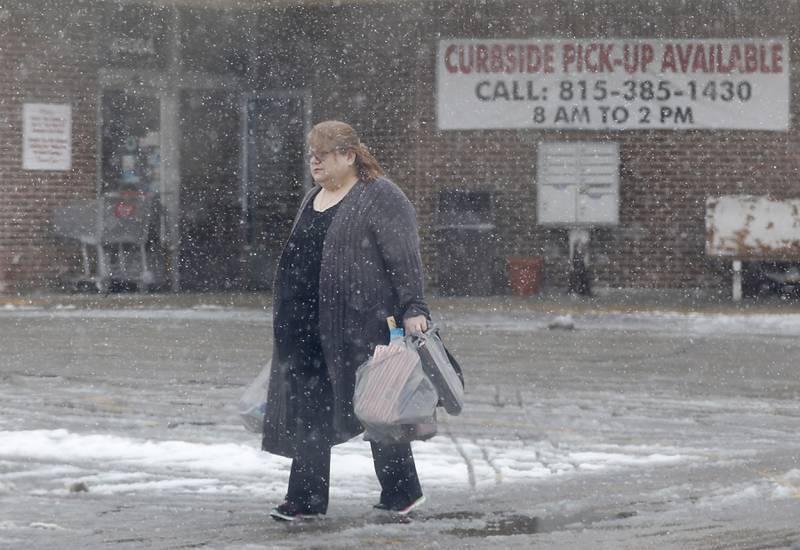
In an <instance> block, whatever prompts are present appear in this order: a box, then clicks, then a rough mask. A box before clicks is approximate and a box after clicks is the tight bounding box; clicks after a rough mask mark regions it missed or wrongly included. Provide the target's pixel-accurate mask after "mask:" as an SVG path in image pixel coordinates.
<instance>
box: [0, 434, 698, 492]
mask: <svg viewBox="0 0 800 550" xmlns="http://www.w3.org/2000/svg"><path fill="white" fill-rule="evenodd" d="M480 443H481V445H480V447H478V446H477V445H476V444H466V443H463V444H460V445H459V446H460V447H461V448H460V449H457V448H456V447H455V444H454V442H453V441H452V440H451V439H448V438H444V437H437V438H434V439H433V440H431V441H429V442H425V443H420V444H415V455H416V458H417V462H418V465H419V470H420V476H421V479H422V482H423V484H424V485H425V486H426V487H430V488H438V489H464V488H468V487H469V486H470V485H473V486H475V487H481V486H494V485H496V484H498V483H516V482H524V481H531V480H536V479H541V478H543V477H547V476H553V475H564V474H571V473H577V472H593V471H600V470H613V469H622V468H647V467H652V466H656V465H665V464H675V463H679V462H686V461H693V460H694V461H697V460H701V457H699V456H696V455H690V454H681V453H679V452H676V450H675V449H674V448H669V449H667V448H659V447H643V446H637V447H627V448H626V447H623V446H608V445H604V446H602V448H600V447H599V446H598V447H597V448H594V447H591V446H587V447H585V448H582V449H574V448H558V449H557V448H555V447H553V446H552V445H550V444H549V443H547V442H541V443H540V444H537V445H535V446H530V445H528V446H526V447H522V446H521V444H520V443H519V442H511V441H497V440H492V441H481V442H480ZM462 455H466V456H468V457H470V461H469V463H470V467H469V468H468V467H467V462H465V460H464V458H463V456H462ZM289 466H290V461H289V460H288V459H285V458H282V457H278V456H275V455H271V454H267V453H263V452H261V451H260V450H259V449H258V447H257V445H255V444H254V445H247V444H236V443H215V444H207V443H194V442H189V441H178V440H172V441H170V440H167V441H155V440H141V439H134V438H129V437H123V436H120V435H111V434H80V433H74V432H70V431H67V430H64V429H57V430H20V431H0V494H1V493H7V494H8V493H13V492H15V491H16V490H17V489H16V487H17V486H18V485H19V486H21V485H23V483H24V484H26V485H28V484H30V482H31V481H35V483H33V485H32V486H31V488H30V490H31V491H32V492H33V494H43V493H48V492H56V493H62V494H63V493H66V492H68V488H69V486H70V485H72V484H74V483H77V482H83V483H85V484H86V486H87V487H88V488H89V490H90V491H91V492H93V493H97V494H114V493H125V492H140V491H178V492H186V491H189V492H193V491H196V492H241V491H250V492H252V493H255V494H278V493H281V492H282V491H283V490H284V488H285V485H286V480H287V479H288V472H289ZM332 477H333V479H334V480H335V481H336V483H334V488H333V493H334V494H338V495H339V496H347V495H349V494H353V495H361V494H364V493H365V492H369V491H371V490H374V488H375V481H374V474H373V472H372V460H371V457H370V452H369V446H368V445H367V444H366V443H364V442H363V441H360V440H359V439H356V440H353V441H351V442H348V443H346V444H344V445H340V446H337V447H336V448H335V449H334V453H333V462H332ZM345 488H346V489H345Z"/></svg>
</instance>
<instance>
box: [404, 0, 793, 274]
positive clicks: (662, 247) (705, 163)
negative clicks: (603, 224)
mask: <svg viewBox="0 0 800 550" xmlns="http://www.w3.org/2000/svg"><path fill="white" fill-rule="evenodd" d="M520 4H521V3H501V2H465V3H453V4H450V6H452V7H451V8H448V7H447V6H443V7H439V8H433V7H431V8H430V10H431V12H430V14H429V17H426V18H424V19H425V20H429V21H436V24H435V26H431V27H430V28H429V29H428V34H427V36H426V39H425V40H424V42H423V44H422V47H423V48H425V49H426V50H427V55H426V56H425V60H426V63H425V66H424V67H422V68H421V70H420V71H419V74H421V75H428V77H427V78H420V79H419V80H418V82H417V86H418V93H417V98H418V104H417V106H416V107H415V111H414V112H415V113H418V115H417V121H418V128H419V134H418V138H417V140H418V141H417V143H418V146H417V148H418V166H419V167H420V170H419V171H418V172H417V175H416V178H415V179H416V185H418V186H420V188H421V189H423V190H425V191H426V192H428V193H430V194H433V193H435V191H436V190H437V189H439V188H440V187H441V186H444V185H454V186H459V187H470V186H476V185H490V186H494V187H496V189H497V192H498V198H497V209H498V235H497V238H498V251H499V252H500V255H501V256H504V255H528V254H541V255H544V256H545V258H546V264H547V265H546V268H545V282H546V283H549V284H551V285H553V286H563V285H564V281H565V276H564V275H565V273H566V269H567V265H566V257H567V254H568V251H567V242H566V231H564V230H554V229H544V228H541V227H537V226H536V225H535V220H536V216H535V213H536V190H535V185H534V178H535V174H536V162H535V159H536V143H538V142H539V141H545V140H600V141H602V140H613V141H616V142H618V143H619V144H620V156H621V167H620V176H621V178H620V192H621V209H620V225H619V227H617V228H612V229H603V230H599V229H598V230H595V231H593V237H592V250H591V252H592V254H593V257H594V262H595V275H596V277H597V280H598V284H599V285H601V286H613V287H617V286H620V287H673V288H685V287H709V286H719V285H723V286H724V285H725V284H726V281H727V277H726V275H727V274H726V272H725V268H724V266H723V265H722V264H720V263H719V262H718V261H717V260H714V259H709V258H708V257H706V256H705V253H704V238H705V229H704V214H705V199H706V197H708V196H711V195H717V194H724V193H752V194H767V193H768V194H771V195H772V196H773V197H775V198H786V197H797V196H798V195H800V178H798V176H799V175H800V174H799V172H800V135H798V132H797V126H796V124H793V125H792V128H791V130H790V131H789V132H788V133H780V132H755V131H751V132H733V131H725V132H720V131H624V132H614V133H608V132H597V131H580V132H579V131H570V132H565V131H552V130H550V131H536V130H494V131H441V132H440V131H437V130H436V119H435V109H436V97H435V83H434V76H433V75H434V74H435V67H434V62H435V49H436V46H437V36H438V35H437V34H436V33H437V32H438V33H440V35H441V36H443V37H469V38H480V37H492V38H494V37H510V38H523V37H579V38H580V37H588V36H597V35H599V36H605V37H609V38H626V37H645V38H646V37H671V38H692V37H709V36H714V37H759V36H777V37H780V36H788V37H789V39H790V47H791V50H792V52H791V53H792V60H793V61H792V68H793V69H794V73H795V74H797V70H798V68H800V64H799V63H798V61H797V60H798V59H799V58H800V55H799V54H800V42H798V38H800V32H798V30H799V27H798V25H800V4H799V3H798V2H779V1H768V2H734V1H729V2H683V1H680V2H678V1H671V2H655V1H652V2H648V1H628V2H611V1H609V2H591V1H583V2H581V1H577V2H570V3H567V4H566V7H565V3H563V2H530V3H527V4H525V5H524V6H521V5H520ZM445 14H447V16H444V15H445ZM441 21H448V22H450V25H449V26H445V27H442V25H441ZM791 82H792V92H791V94H792V103H791V105H792V107H791V109H792V120H797V114H798V106H797V96H798V90H799V89H800V87H798V84H797V79H796V78H792V79H791ZM430 199H431V200H426V201H421V203H420V204H434V203H435V197H433V196H431V197H430ZM435 248H436V247H435V243H434V242H432V241H431V234H430V233H428V234H427V246H426V251H427V252H428V255H431V254H433V253H434V251H435ZM498 268H499V269H502V268H503V264H502V262H499V263H498Z"/></svg>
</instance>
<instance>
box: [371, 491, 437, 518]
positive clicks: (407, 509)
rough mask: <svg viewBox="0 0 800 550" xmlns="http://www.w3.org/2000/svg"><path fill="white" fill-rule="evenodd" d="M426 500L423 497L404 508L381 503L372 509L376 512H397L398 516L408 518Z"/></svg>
mask: <svg viewBox="0 0 800 550" xmlns="http://www.w3.org/2000/svg"><path fill="white" fill-rule="evenodd" d="M425 500H426V499H425V495H422V496H421V497H419V498H418V499H417V500H413V501H411V503H409V504H407V505H405V506H403V507H397V506H389V505H388V504H385V503H383V502H379V503H378V504H375V505H373V506H372V507H373V508H375V509H376V510H386V511H388V512H395V513H396V514H398V515H400V516H407V515H408V514H410V513H411V511H412V510H414V509H415V508H416V507H418V506H420V505H422V504H423V503H424V502H425Z"/></svg>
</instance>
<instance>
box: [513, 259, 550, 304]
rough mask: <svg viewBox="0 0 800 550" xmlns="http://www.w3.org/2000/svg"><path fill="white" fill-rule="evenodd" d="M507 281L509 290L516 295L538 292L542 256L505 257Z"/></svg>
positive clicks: (528, 294)
mask: <svg viewBox="0 0 800 550" xmlns="http://www.w3.org/2000/svg"><path fill="white" fill-rule="evenodd" d="M507 260H508V283H509V285H510V286H511V292H512V293H513V294H516V295H517V296H530V295H531V294H536V293H537V292H539V270H540V268H541V266H542V258H541V257H539V256H531V257H528V258H507Z"/></svg>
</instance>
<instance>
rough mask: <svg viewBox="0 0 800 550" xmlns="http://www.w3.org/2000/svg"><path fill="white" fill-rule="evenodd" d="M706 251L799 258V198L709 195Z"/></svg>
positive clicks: (748, 256) (745, 256)
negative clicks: (772, 198)
mask: <svg viewBox="0 0 800 550" xmlns="http://www.w3.org/2000/svg"><path fill="white" fill-rule="evenodd" d="M706 253H707V254H709V255H711V256H727V257H731V258H739V259H743V260H747V259H752V260H764V259H771V260H784V259H798V258H800V199H791V200H782V201H776V200H771V199H769V198H767V197H756V196H751V195H728V196H722V197H710V198H708V199H707V200H706Z"/></svg>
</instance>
